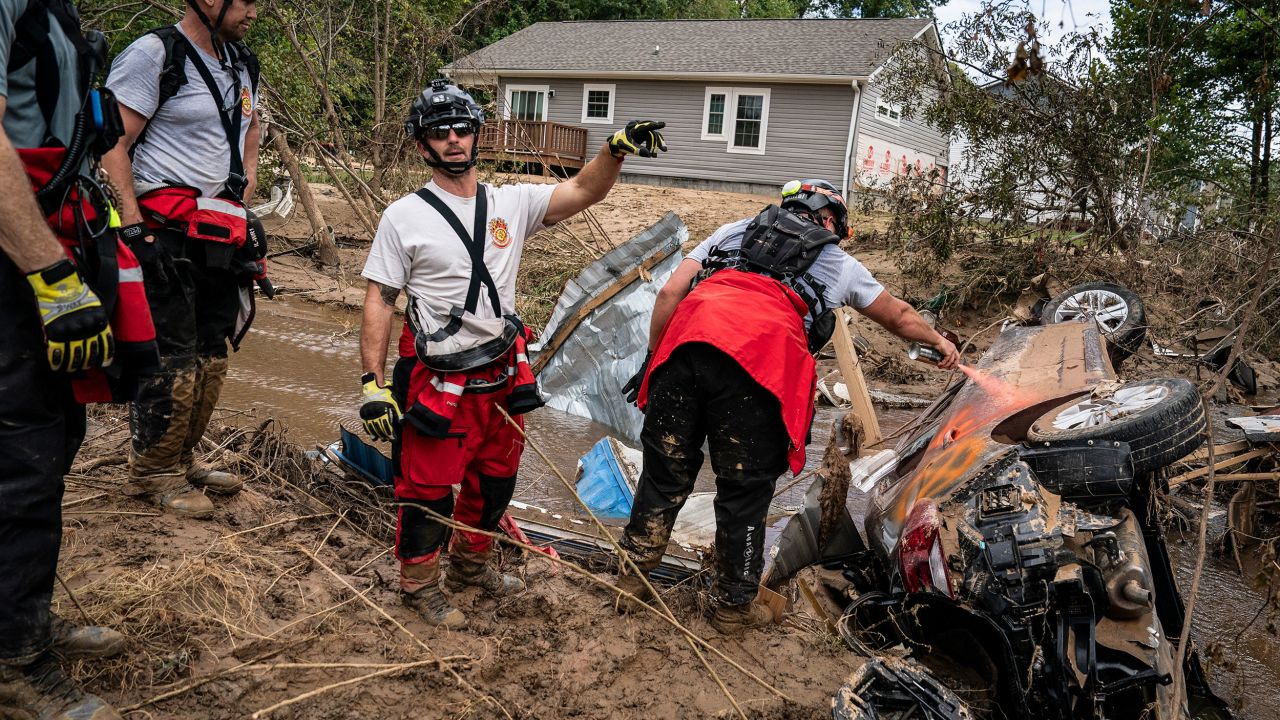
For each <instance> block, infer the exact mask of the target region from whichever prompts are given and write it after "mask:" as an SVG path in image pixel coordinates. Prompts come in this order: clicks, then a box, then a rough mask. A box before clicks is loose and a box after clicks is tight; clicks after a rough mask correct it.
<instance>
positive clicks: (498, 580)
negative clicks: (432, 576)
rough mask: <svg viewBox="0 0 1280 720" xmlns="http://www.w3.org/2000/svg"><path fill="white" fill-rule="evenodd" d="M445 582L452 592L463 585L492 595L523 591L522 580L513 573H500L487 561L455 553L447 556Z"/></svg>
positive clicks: (512, 593)
mask: <svg viewBox="0 0 1280 720" xmlns="http://www.w3.org/2000/svg"><path fill="white" fill-rule="evenodd" d="M445 583H447V584H448V586H449V589H450V590H452V591H454V592H458V591H459V590H462V589H463V588H465V587H478V588H480V589H481V590H484V591H485V593H486V594H488V595H492V596H493V597H504V596H507V595H515V594H516V593H518V592H523V591H524V581H523V580H521V579H520V578H518V577H516V576H515V575H507V574H506V573H500V572H498V571H497V570H494V569H493V567H492V566H491V565H489V563H488V562H483V561H482V562H476V561H475V560H471V559H469V558H464V557H459V556H457V555H453V556H451V557H450V558H449V574H448V576H447V577H446V578H445Z"/></svg>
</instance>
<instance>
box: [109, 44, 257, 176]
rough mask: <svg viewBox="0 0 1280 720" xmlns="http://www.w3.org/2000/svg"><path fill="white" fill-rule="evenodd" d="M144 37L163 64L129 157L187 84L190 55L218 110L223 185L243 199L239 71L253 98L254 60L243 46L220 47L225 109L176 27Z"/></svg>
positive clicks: (206, 71)
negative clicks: (226, 160) (224, 159)
mask: <svg viewBox="0 0 1280 720" xmlns="http://www.w3.org/2000/svg"><path fill="white" fill-rule="evenodd" d="M148 34H150V35H155V36H156V37H157V38H159V39H160V42H161V44H162V45H163V46H164V63H163V64H162V65H161V68H160V95H159V99H158V101H157V103H156V109H155V112H153V113H152V114H151V119H149V120H147V124H146V125H145V126H143V128H142V132H140V133H138V138H137V140H135V141H134V143H133V146H132V147H130V148H129V157H131V158H132V157H133V155H134V153H135V152H136V151H137V148H138V146H139V145H141V144H142V143H144V142H146V139H147V129H148V128H150V126H151V120H154V119H155V117H156V116H157V115H158V114H159V113H160V108H161V107H163V106H164V104H165V102H167V101H168V100H169V99H170V98H172V97H173V96H175V95H177V94H178V91H179V90H180V89H182V86H183V85H186V84H187V81H188V79H187V56H188V55H191V56H193V57H194V58H195V59H194V60H192V61H191V65H192V66H193V67H195V69H196V73H197V74H199V75H200V78H201V79H202V80H203V81H204V84H205V87H206V88H207V89H208V90H209V95H210V96H211V97H212V98H213V104H214V106H215V107H216V108H217V109H218V119H219V120H220V121H221V123H222V129H223V131H224V132H225V133H226V135H227V145H228V146H229V147H230V148H231V157H230V164H229V165H228V173H227V182H226V186H227V191H228V192H230V193H232V194H233V195H234V196H235V197H236V198H237V199H242V200H243V199H245V198H244V191H245V189H246V188H247V187H248V179H247V178H246V177H245V173H244V157H243V155H242V153H241V152H240V125H241V122H242V119H243V113H242V111H241V107H240V103H241V102H242V100H241V92H242V90H243V88H242V87H241V86H240V68H241V67H244V68H245V69H247V70H248V71H249V84H250V91H251V92H252V94H253V95H255V96H256V95H257V94H258V78H259V76H260V75H261V72H262V66H261V64H260V63H259V62H258V56H257V55H255V54H254V53H253V51H252V50H250V49H249V48H248V46H247V45H245V44H244V43H240V42H230V43H224V44H223V48H224V49H225V51H226V59H227V63H228V65H229V66H230V69H231V73H230V74H231V77H232V79H233V81H234V83H235V85H234V91H233V95H234V97H235V100H234V102H233V103H232V104H231V105H230V106H229V107H224V106H223V99H224V98H223V95H222V93H221V91H220V90H219V89H218V83H217V81H216V80H214V78H213V74H212V73H210V72H209V68H208V67H207V66H206V65H205V63H204V62H203V61H202V60H201V59H200V58H199V55H198V52H197V50H196V49H195V47H194V46H192V44H191V41H190V40H188V39H187V36H186V35H184V34H183V32H182V30H181V29H179V28H178V26H177V25H166V26H164V27H159V28H155V29H153V30H151V31H150V32H149V33H148Z"/></svg>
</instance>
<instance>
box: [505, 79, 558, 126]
mask: <svg viewBox="0 0 1280 720" xmlns="http://www.w3.org/2000/svg"><path fill="white" fill-rule="evenodd" d="M521 90H525V91H533V92H540V93H542V117H540V118H538V119H537V120H529V121H527V122H546V121H547V117H548V115H549V114H550V112H551V86H550V85H507V86H506V87H504V88H503V93H502V97H503V103H502V119H503V120H510V119H511V95H512V93H514V92H518V91H521Z"/></svg>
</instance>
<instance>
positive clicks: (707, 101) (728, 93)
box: [702, 86, 733, 142]
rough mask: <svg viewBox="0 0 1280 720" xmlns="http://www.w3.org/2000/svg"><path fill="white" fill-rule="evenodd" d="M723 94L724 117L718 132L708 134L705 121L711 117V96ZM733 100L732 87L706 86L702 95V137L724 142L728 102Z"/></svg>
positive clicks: (727, 124)
mask: <svg viewBox="0 0 1280 720" xmlns="http://www.w3.org/2000/svg"><path fill="white" fill-rule="evenodd" d="M712 95H724V118H723V119H722V120H721V123H720V132H719V133H717V134H709V133H708V132H707V121H708V120H710V119H711V96H712ZM732 101H733V88H731V87H710V86H708V87H707V92H706V94H704V95H703V96H702V139H703V140H718V141H721V142H726V141H728V139H729V133H728V127H729V103H730V102H732Z"/></svg>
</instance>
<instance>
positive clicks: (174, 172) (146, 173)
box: [107, 26, 258, 197]
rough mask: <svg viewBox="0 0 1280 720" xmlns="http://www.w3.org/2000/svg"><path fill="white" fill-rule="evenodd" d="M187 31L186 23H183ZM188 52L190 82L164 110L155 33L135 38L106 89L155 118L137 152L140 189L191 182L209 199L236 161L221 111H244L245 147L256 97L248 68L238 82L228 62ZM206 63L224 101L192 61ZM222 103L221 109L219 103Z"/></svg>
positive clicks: (136, 180)
mask: <svg viewBox="0 0 1280 720" xmlns="http://www.w3.org/2000/svg"><path fill="white" fill-rule="evenodd" d="M178 29H179V30H180V31H181V29H182V28H181V26H179V28H178ZM191 47H192V48H193V49H194V50H195V52H190V51H188V52H187V65H186V73H187V82H186V83H185V84H183V86H182V87H181V88H179V89H178V93H177V94H176V95H174V96H173V97H171V98H169V99H168V100H166V101H165V103H164V105H163V106H162V107H160V110H159V112H157V111H156V106H157V105H158V104H159V102H160V72H161V70H162V68H163V67H164V43H163V42H162V41H161V40H160V38H158V37H156V36H155V35H152V34H150V33H148V34H146V35H143V36H142V37H140V38H138V39H137V40H134V41H133V43H132V44H130V45H129V47H127V48H125V49H124V51H123V52H121V53H120V54H119V55H117V56H116V59H115V61H114V62H113V63H111V75H110V77H108V79H107V87H109V88H111V90H112V91H113V92H114V93H115V94H116V98H117V99H118V100H119V101H120V103H121V104H123V105H126V106H128V107H129V109H131V110H133V111H135V112H137V113H138V114H140V115H142V116H143V117H146V118H149V119H150V120H151V122H150V124H148V125H147V135H146V141H145V142H143V143H140V144H139V145H138V147H137V150H136V151H135V152H134V155H133V181H134V184H135V185H136V186H137V187H138V190H139V191H140V192H141V191H146V190H149V189H152V188H154V187H156V186H159V185H189V186H191V187H193V188H196V189H197V190H199V191H200V193H201V194H202V195H204V196H206V197H213V196H215V195H217V194H218V193H220V192H222V188H223V184H224V183H225V182H226V180H227V174H228V172H229V170H230V166H231V148H230V147H228V145H227V133H226V130H224V129H223V127H222V121H221V120H219V119H218V113H219V112H220V111H221V110H222V109H224V108H225V109H227V110H231V109H232V108H234V109H235V111H236V112H238V113H239V114H240V150H241V153H242V154H243V152H244V139H245V135H246V134H247V133H248V132H249V125H250V123H251V121H252V119H253V113H254V111H255V110H257V108H258V97H257V95H256V94H254V93H253V91H252V85H251V83H250V78H249V70H248V69H247V68H243V67H242V68H240V69H239V72H238V73H236V74H238V75H239V82H238V83H237V82H236V76H235V74H233V71H232V69H231V68H230V67H227V66H224V65H222V64H221V63H219V62H218V60H217V58H214V57H213V56H211V55H209V54H208V53H206V52H205V51H204V50H201V49H200V48H199V47H198V46H197V45H196V44H195V43H194V42H193V43H191ZM197 62H203V63H204V66H205V67H207V68H209V72H210V74H211V75H212V76H213V79H214V81H215V82H217V84H218V90H219V96H220V98H221V100H220V103H219V104H215V103H214V100H213V94H212V93H210V92H209V87H208V86H207V85H206V84H205V82H204V79H203V78H201V77H200V72H199V71H198V70H196V68H195V65H194V64H193V63H197ZM219 105H220V106H221V107H219Z"/></svg>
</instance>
